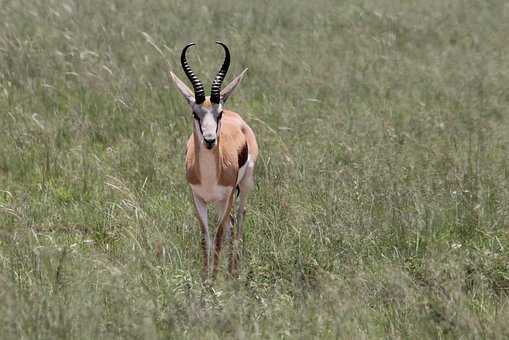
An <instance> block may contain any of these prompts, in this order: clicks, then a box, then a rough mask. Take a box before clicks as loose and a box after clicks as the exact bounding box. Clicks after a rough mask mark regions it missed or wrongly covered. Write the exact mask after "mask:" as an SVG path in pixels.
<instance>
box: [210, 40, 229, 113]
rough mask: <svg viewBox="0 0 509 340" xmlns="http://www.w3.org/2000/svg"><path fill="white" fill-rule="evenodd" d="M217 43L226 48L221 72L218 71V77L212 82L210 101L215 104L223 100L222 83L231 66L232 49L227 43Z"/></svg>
mask: <svg viewBox="0 0 509 340" xmlns="http://www.w3.org/2000/svg"><path fill="white" fill-rule="evenodd" d="M216 44H219V45H221V46H223V48H224V62H223V66H221V69H220V70H219V72H217V75H216V78H215V79H214V81H213V82H212V90H211V91H210V101H211V102H212V103H214V104H219V101H220V100H221V84H222V83H223V80H224V77H225V76H226V72H228V68H229V67H230V51H229V50H228V47H226V45H225V44H223V43H222V42H220V41H216Z"/></svg>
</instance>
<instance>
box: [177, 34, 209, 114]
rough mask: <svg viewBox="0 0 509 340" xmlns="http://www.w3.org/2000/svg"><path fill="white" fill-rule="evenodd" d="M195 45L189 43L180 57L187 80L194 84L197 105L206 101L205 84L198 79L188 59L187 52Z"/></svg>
mask: <svg viewBox="0 0 509 340" xmlns="http://www.w3.org/2000/svg"><path fill="white" fill-rule="evenodd" d="M193 45H194V43H189V44H187V45H186V46H185V47H184V49H183V50H182V54H181V55H180V63H181V64H182V68H183V69H184V72H185V73H186V76H187V78H189V81H190V82H191V84H193V89H194V99H195V100H196V104H201V103H203V102H204V101H205V89H204V88H203V84H202V82H201V81H200V79H198V77H197V76H196V75H195V74H194V72H193V70H192V69H191V66H190V65H189V63H188V62H187V59H186V51H187V49H188V48H189V47H191V46H193Z"/></svg>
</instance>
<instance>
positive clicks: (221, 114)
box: [217, 111, 223, 120]
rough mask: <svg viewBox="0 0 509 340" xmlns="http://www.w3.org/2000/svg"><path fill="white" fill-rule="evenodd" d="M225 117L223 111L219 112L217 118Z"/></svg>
mask: <svg viewBox="0 0 509 340" xmlns="http://www.w3.org/2000/svg"><path fill="white" fill-rule="evenodd" d="M222 117H223V111H221V112H219V114H218V115H217V120H220V119H221V118H222Z"/></svg>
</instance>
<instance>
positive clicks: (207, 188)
mask: <svg viewBox="0 0 509 340" xmlns="http://www.w3.org/2000/svg"><path fill="white" fill-rule="evenodd" d="M191 189H192V190H193V192H194V193H195V194H196V195H198V196H199V197H200V198H201V199H202V200H204V201H205V202H206V203H211V202H217V201H223V200H226V199H227V198H228V195H229V194H230V192H231V190H232V188H231V187H225V186H222V185H219V184H217V183H202V184H198V185H191Z"/></svg>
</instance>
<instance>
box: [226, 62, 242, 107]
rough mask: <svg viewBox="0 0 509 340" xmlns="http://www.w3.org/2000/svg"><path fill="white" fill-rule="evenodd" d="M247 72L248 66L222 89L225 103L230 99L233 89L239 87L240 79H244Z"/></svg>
mask: <svg viewBox="0 0 509 340" xmlns="http://www.w3.org/2000/svg"><path fill="white" fill-rule="evenodd" d="M246 72H247V68H246V69H245V70H244V71H242V73H240V74H239V75H238V76H237V77H235V79H233V80H232V81H231V82H230V83H229V84H228V85H226V87H225V88H224V89H223V90H222V91H221V99H222V100H223V103H224V102H226V100H228V98H229V97H230V96H231V95H232V93H233V91H235V89H236V88H237V86H238V85H239V84H240V81H241V80H242V77H243V76H244V74H245V73H246Z"/></svg>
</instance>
